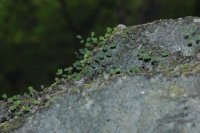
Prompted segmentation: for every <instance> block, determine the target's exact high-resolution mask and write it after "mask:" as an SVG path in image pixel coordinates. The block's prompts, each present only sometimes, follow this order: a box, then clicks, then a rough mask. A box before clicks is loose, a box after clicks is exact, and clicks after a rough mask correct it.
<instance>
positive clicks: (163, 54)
mask: <svg viewBox="0 0 200 133" xmlns="http://www.w3.org/2000/svg"><path fill="white" fill-rule="evenodd" d="M168 55H169V52H168V51H164V52H163V53H161V56H162V57H167V56H168Z"/></svg>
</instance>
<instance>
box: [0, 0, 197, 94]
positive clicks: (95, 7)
mask: <svg viewBox="0 0 200 133" xmlns="http://www.w3.org/2000/svg"><path fill="white" fill-rule="evenodd" d="M199 7H200V1H199V0H107V1H106V0H0V94H3V93H7V94H8V95H14V94H18V93H23V92H25V91H27V87H28V86H33V87H34V88H36V89H38V90H39V89H40V86H41V85H44V86H48V85H50V84H51V83H53V82H54V77H55V73H56V71H57V69H58V68H64V67H67V66H70V65H71V64H72V63H73V62H74V60H75V59H76V56H75V54H74V52H75V51H77V50H78V49H79V48H81V47H83V46H82V45H81V44H80V43H79V40H77V39H76V35H77V34H80V35H82V36H83V37H87V36H88V35H89V34H90V32H92V31H95V32H96V33H97V34H98V35H100V34H102V33H105V29H106V27H114V26H116V25H117V24H125V25H129V26H131V25H135V24H142V23H146V22H149V21H153V20H157V19H163V18H166V19H167V18H178V17H184V16H199V15H200V10H199Z"/></svg>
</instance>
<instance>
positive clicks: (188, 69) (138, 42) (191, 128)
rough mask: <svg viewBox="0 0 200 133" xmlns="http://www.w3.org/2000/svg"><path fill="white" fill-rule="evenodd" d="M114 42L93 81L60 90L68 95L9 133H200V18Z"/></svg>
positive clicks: (144, 29)
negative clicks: (117, 69) (116, 70)
mask: <svg viewBox="0 0 200 133" xmlns="http://www.w3.org/2000/svg"><path fill="white" fill-rule="evenodd" d="M111 40H112V41H115V42H116V44H117V46H116V48H115V49H113V50H111V51H110V53H111V55H112V57H111V58H107V59H105V60H103V61H102V62H101V63H102V64H106V65H107V67H106V68H103V67H101V65H97V66H96V69H97V70H95V71H99V73H98V76H96V77H95V80H92V81H90V82H88V83H86V81H85V80H83V79H81V80H80V81H81V84H80V83H79V82H76V83H77V85H76V84H75V85H73V86H70V87H69V86H68V85H67V84H61V85H57V86H56V87H58V88H59V87H60V88H62V90H65V91H62V93H58V94H56V95H54V96H53V98H51V100H50V101H49V103H48V106H46V107H45V108H42V109H40V110H38V111H36V113H34V114H31V115H29V116H28V117H27V119H25V122H24V123H23V124H22V125H21V126H19V127H17V128H15V129H14V130H10V131H9V132H10V133H199V132H200V87H199V86H200V73H199V71H200V62H199V50H200V42H199V40H200V18H197V17H186V18H180V19H176V20H172V19H170V20H159V21H155V22H152V23H148V24H144V25H137V26H132V27H128V26H127V27H126V28H124V29H121V30H119V31H117V32H116V33H114V34H113V35H112V37H111ZM108 43H109V41H108ZM99 54H101V51H97V52H96V54H95V55H94V57H93V58H98V55H99ZM101 63H100V64H101ZM113 67H117V68H120V70H121V72H120V74H110V73H109V71H110V70H111V69H113ZM132 68H133V70H132ZM130 69H131V71H129V70H130Z"/></svg>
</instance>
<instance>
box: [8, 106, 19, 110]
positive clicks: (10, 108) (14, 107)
mask: <svg viewBox="0 0 200 133" xmlns="http://www.w3.org/2000/svg"><path fill="white" fill-rule="evenodd" d="M16 108H17V106H16V105H12V106H10V107H9V110H11V111H14V110H16Z"/></svg>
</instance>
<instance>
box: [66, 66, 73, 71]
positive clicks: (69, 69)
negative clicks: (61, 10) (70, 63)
mask: <svg viewBox="0 0 200 133" xmlns="http://www.w3.org/2000/svg"><path fill="white" fill-rule="evenodd" d="M72 70H73V67H67V68H65V69H64V71H65V72H70V71H72Z"/></svg>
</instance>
